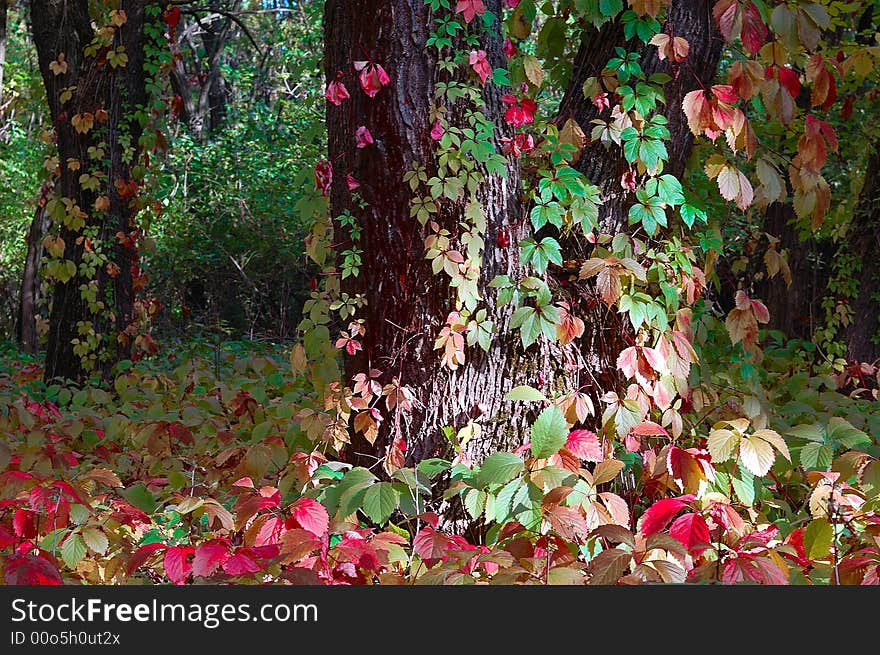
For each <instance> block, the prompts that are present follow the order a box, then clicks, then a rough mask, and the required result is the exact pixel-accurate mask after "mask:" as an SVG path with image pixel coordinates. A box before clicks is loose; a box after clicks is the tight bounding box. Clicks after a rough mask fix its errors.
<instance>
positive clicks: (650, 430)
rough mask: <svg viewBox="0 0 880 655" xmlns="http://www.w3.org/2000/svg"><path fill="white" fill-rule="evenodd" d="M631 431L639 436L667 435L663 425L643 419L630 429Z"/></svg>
mask: <svg viewBox="0 0 880 655" xmlns="http://www.w3.org/2000/svg"><path fill="white" fill-rule="evenodd" d="M632 433H633V434H635V435H638V436H640V437H645V436H651V437H668V436H669V433H668V432H667V431H666V429H665V428H663V426H661V425H658V424H656V423H654V422H653V421H643V422H642V423H639V424H638V425H637V426H635V427H634V428H633V429H632Z"/></svg>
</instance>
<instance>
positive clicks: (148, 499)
mask: <svg viewBox="0 0 880 655" xmlns="http://www.w3.org/2000/svg"><path fill="white" fill-rule="evenodd" d="M120 493H121V494H122V497H123V498H125V500H127V501H128V502H129V503H131V504H132V505H134V506H135V507H137V508H138V509H139V510H142V511H144V512H146V513H147V514H152V513H153V512H155V511H156V507H158V503H157V502H156V499H155V498H154V497H153V494H151V493H150V492H149V490H147V487H146V486H145V485H144V483H143V482H138V483H137V484H133V485H132V486H130V487H129V488H128V489H123V490H122V491H121V492H120Z"/></svg>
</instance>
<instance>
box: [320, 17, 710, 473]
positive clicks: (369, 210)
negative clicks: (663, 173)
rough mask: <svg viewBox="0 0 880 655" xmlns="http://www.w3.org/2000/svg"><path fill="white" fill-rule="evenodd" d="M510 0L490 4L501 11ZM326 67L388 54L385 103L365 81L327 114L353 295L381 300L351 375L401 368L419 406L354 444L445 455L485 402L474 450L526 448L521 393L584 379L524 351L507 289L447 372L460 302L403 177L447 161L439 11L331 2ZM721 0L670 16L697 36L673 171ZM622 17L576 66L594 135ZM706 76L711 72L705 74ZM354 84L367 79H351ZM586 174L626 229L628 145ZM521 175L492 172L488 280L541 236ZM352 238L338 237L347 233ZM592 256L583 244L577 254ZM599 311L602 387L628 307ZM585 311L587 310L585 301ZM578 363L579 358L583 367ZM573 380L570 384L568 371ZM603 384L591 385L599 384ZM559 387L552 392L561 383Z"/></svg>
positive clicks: (677, 112) (679, 30) (495, 112)
mask: <svg viewBox="0 0 880 655" xmlns="http://www.w3.org/2000/svg"><path fill="white" fill-rule="evenodd" d="M498 5H499V3H498V2H490V3H488V4H487V8H488V9H489V10H490V11H494V12H495V13H496V14H498V10H499V9H500V7H499V6H498ZM325 8H326V9H325V38H326V49H325V52H326V56H327V58H326V62H325V63H326V74H327V80H328V82H329V81H332V80H334V79H336V76H337V72H338V71H342V72H344V73H350V71H351V64H352V62H353V61H355V60H367V59H369V60H372V61H376V62H378V63H381V64H382V65H383V66H384V67H385V68H386V69H387V71H388V73H389V75H390V77H391V83H390V84H389V85H388V86H387V87H386V88H384V89H383V90H382V91H381V92H380V93H379V94H378V95H377V96H376V97H375V98H373V99H369V98H367V97H366V96H365V95H364V94H363V93H361V92H360V90H359V89H357V90H356V91H353V92H352V98H351V100H350V101H346V102H344V103H342V105H341V106H339V107H335V106H332V105H328V112H327V122H328V131H329V135H330V144H329V145H330V147H329V152H330V160H331V162H332V163H333V166H334V169H335V175H334V181H333V185H332V190H331V208H332V213H333V215H334V216H338V215H339V214H340V213H342V212H344V211H349V212H351V213H352V215H353V216H355V217H356V218H357V219H358V222H359V224H360V227H361V228H362V236H361V239H360V242H359V243H358V246H359V247H360V248H361V249H362V250H363V264H362V266H361V269H360V274H359V276H358V277H357V278H356V279H354V280H346V281H344V282H343V289H344V290H345V291H347V292H348V293H350V294H354V293H362V294H364V296H365V297H366V299H367V302H368V308H367V309H366V312H367V313H366V316H367V318H368V321H367V333H366V336H365V337H364V339H363V346H364V348H363V351H362V352H361V353H358V355H357V356H355V357H351V358H348V359H347V360H346V375H347V376H348V378H349V379H351V378H352V377H353V376H354V375H355V374H358V373H365V372H366V371H367V370H368V369H370V368H373V369H379V370H381V371H383V375H382V377H381V381H382V382H389V381H390V380H391V378H392V377H397V378H398V379H399V380H400V383H401V384H403V385H405V386H408V387H409V388H410V389H412V390H413V391H414V393H415V396H416V398H417V407H416V409H415V411H413V412H412V413H411V414H409V415H406V416H405V417H404V420H403V423H402V424H398V423H397V422H396V421H395V420H393V419H392V420H386V421H385V423H384V426H383V430H382V432H381V433H380V438H379V440H378V441H377V442H376V446H373V447H371V446H370V444H368V443H366V441H365V440H363V439H361V440H360V441H357V442H355V443H354V444H353V447H352V450H353V451H354V452H363V453H368V454H370V455H375V454H377V453H378V454H379V455H381V454H382V453H383V452H384V450H385V448H386V447H387V445H388V443H389V442H390V441H391V439H393V438H394V437H395V436H398V433H397V431H399V436H403V437H404V438H406V440H407V441H408V442H409V446H410V447H409V450H408V451H407V456H408V459H409V460H410V461H418V460H419V459H421V458H424V457H427V456H431V455H434V454H438V453H439V452H441V451H442V450H443V449H444V447H445V438H444V437H443V436H442V428H443V427H444V426H450V427H453V428H456V429H457V428H459V427H461V426H462V425H463V424H464V423H466V421H467V419H468V418H469V417H473V416H475V415H476V414H478V413H479V412H478V410H476V406H477V405H482V407H483V409H484V410H485V411H487V414H488V416H489V417H490V418H489V420H488V421H485V422H484V426H483V427H484V429H483V433H482V435H481V437H480V438H475V439H472V440H471V441H470V442H469V444H468V450H469V454H471V455H472V456H473V457H474V459H480V458H481V457H483V456H485V455H487V454H489V453H491V452H494V451H496V450H502V449H508V450H509V449H511V448H515V447H516V446H518V445H520V444H521V443H522V442H523V440H524V438H525V435H526V434H527V431H526V430H525V429H524V428H525V417H524V416H523V415H522V411H523V410H522V409H521V405H522V404H521V403H518V404H517V403H509V402H505V401H504V396H505V394H506V393H507V391H508V390H509V389H510V388H511V387H513V386H515V385H518V384H530V385H532V386H536V387H542V386H545V387H546V386H555V385H562V384H569V385H573V386H577V387H578V388H581V387H583V386H584V384H583V383H582V382H581V381H580V380H577V379H575V378H576V377H577V374H573V372H572V371H570V370H569V371H565V372H564V373H563V371H562V370H561V369H562V368H563V366H562V364H561V362H562V360H563V357H562V356H560V355H559V354H558V353H551V352H548V351H547V350H538V349H537V348H536V347H533V349H532V350H531V351H525V352H524V351H523V349H522V347H521V346H520V344H519V342H518V335H516V334H510V333H509V331H508V329H507V325H508V322H509V317H510V311H511V310H510V309H509V308H498V307H496V306H494V304H493V302H492V299H493V298H494V294H491V293H487V294H484V296H485V297H486V299H487V305H488V307H487V309H488V310H489V317H490V318H492V319H493V320H494V321H495V322H496V327H497V328H499V329H500V334H499V335H496V337H495V339H494V341H493V345H492V349H491V350H490V352H489V353H488V354H484V353H482V352H481V351H479V350H477V349H475V348H470V349H468V353H467V355H468V361H467V363H466V364H465V365H464V366H463V367H461V368H460V369H459V370H457V371H454V372H449V371H446V370H441V369H440V367H439V366H438V363H437V359H438V358H437V354H436V351H434V350H433V341H434V339H435V337H436V336H437V334H438V332H439V331H440V328H441V327H442V322H443V320H444V319H445V317H446V315H447V314H448V312H449V311H450V309H452V299H451V298H452V295H451V293H450V291H449V288H448V280H447V279H446V278H445V277H444V276H442V275H438V276H435V275H432V274H431V270H430V267H429V265H428V262H426V261H425V259H424V246H423V239H424V236H425V233H424V231H423V229H422V228H421V226H420V225H419V223H418V222H416V221H415V220H414V219H413V218H411V217H410V213H409V210H410V203H411V200H412V196H413V195H414V194H413V193H412V192H411V190H410V189H409V187H408V186H407V185H405V184H404V183H403V181H402V177H403V174H404V173H405V172H406V171H408V170H410V169H411V168H412V166H413V165H414V164H420V165H427V166H428V168H429V175H430V168H431V166H433V161H434V159H433V148H434V144H433V143H432V141H431V139H430V136H429V133H430V130H431V124H430V118H429V117H430V113H431V108H432V102H433V97H434V96H433V89H434V85H435V84H436V82H437V80H438V77H439V74H438V73H437V71H436V69H435V67H434V65H433V62H432V61H431V60H430V58H429V57H428V56H427V55H426V53H425V41H426V38H427V36H428V33H429V32H430V27H429V25H430V16H429V12H428V10H427V9H426V7H425V5H424V3H423V2H422V1H421V0H408V1H407V0H395V1H393V2H366V3H357V6H354V5H353V3H349V2H343V1H341V0H336V1H332V0H331V1H329V2H327V3H326V4H325ZM710 8H711V2H709V1H708V0H701V1H700V2H698V3H682V2H678V3H675V7H674V8H673V10H672V13H671V16H670V21H671V22H672V24H673V25H674V29H675V33H676V34H678V35H681V36H685V38H687V39H688V40H689V41H690V43H691V53H692V54H691V58H690V59H689V62H690V63H689V64H686V65H683V66H682V67H680V68H679V69H678V70H672V71H671V72H672V74H673V75H674V76H675V81H674V82H672V83H670V84H669V85H667V93H668V95H667V98H668V102H667V105H668V111H667V116H668V118H669V129H670V132H671V134H672V140H671V143H670V144H669V149H670V162H669V164H668V166H667V171H670V172H672V173H673V174H678V175H680V174H681V173H682V172H683V170H684V166H685V162H686V159H687V157H688V154H689V152H690V149H691V145H692V142H693V139H692V137H691V135H690V132H689V130H688V128H687V124H686V120H685V116H684V114H683V112H682V110H681V101H682V98H683V97H684V94H685V93H687V92H688V91H690V90H692V89H694V88H699V84H700V81H703V82H704V83H709V82H710V81H711V79H712V78H713V77H714V75H715V70H716V67H717V64H718V59H719V56H720V51H721V46H722V41H721V39H720V36H719V35H718V34H717V32H716V31H715V28H714V25H713V23H712V22H711V12H710ZM624 43H625V41H624V37H623V32H622V28H621V26H620V24H619V23H612V24H610V25H606V26H605V27H604V28H603V29H601V30H599V31H598V33H596V32H592V33H590V34H587V35H585V38H584V41H583V45H582V47H581V49H580V52H579V54H578V57H577V61H576V63H575V72H574V75H573V81H572V84H571V89H570V91H569V92H568V93H567V94H566V96H565V99H564V100H563V102H562V105H561V109H560V119H561V122H564V120H565V119H566V118H567V117H570V116H571V117H574V118H575V119H576V120H577V121H578V122H579V123H580V124H581V125H582V126H583V127H584V128H585V129H586V130H588V129H589V121H590V120H591V119H592V118H593V117H595V111H594V108H593V107H592V105H591V104H590V102H589V101H588V100H585V99H584V98H583V97H582V93H581V91H580V89H581V87H582V85H583V82H584V80H585V79H586V78H587V77H590V76H592V75H596V74H598V73H600V72H601V70H602V69H603V68H604V66H605V65H606V64H607V62H608V60H609V59H611V58H612V57H613V56H614V48H615V47H616V46H621V45H624ZM483 45H484V47H485V49H486V50H487V52H488V53H489V57H490V61H491V62H492V64H493V65H500V64H501V62H503V59H502V57H501V55H500V46H501V44H500V42H499V40H498V39H497V38H495V39H492V40H491V41H490V42H488V43H484V44H483ZM642 52H643V56H642V67H643V69H644V70H645V71H646V73H647V74H649V75H650V74H652V73H653V72H657V71H661V70H663V71H666V72H669V70H670V69H669V66H668V65H667V64H666V63H663V62H660V61H659V59H658V58H657V49H656V48H655V47H653V46H645V47H643V49H642ZM697 78H700V79H699V80H698V79H697ZM346 82H348V83H349V88H350V90H352V86H354V87H356V81H355V80H353V79H352V77H351V76H350V75H349V77H347V78H346ZM486 100H487V104H488V115H489V116H490V117H491V118H492V119H494V120H495V122H496V123H498V124H499V125H500V121H499V120H498V118H499V116H500V114H501V112H502V108H501V105H500V103H499V98H497V97H495V96H494V95H490V96H489V97H487V98H486ZM361 125H363V126H366V127H367V128H368V129H369V130H370V131H371V133H372V134H373V136H374V138H375V140H376V141H375V144H373V145H372V146H370V147H368V148H364V149H356V148H355V147H354V144H355V131H356V129H357V128H358V127H359V126H361ZM580 162H581V163H580V164H579V165H580V167H581V169H582V170H583V171H584V172H585V173H586V174H587V175H588V177H589V178H590V179H591V180H592V181H593V182H594V183H595V184H597V185H599V186H600V188H602V190H603V196H604V199H605V203H606V204H605V205H604V207H603V210H602V211H603V216H602V223H603V227H605V228H606V229H609V230H614V231H616V230H617V229H619V227H620V226H621V225H622V224H623V222H624V220H625V217H626V214H627V212H628V209H629V204H631V202H632V197H631V196H630V195H628V194H624V193H623V192H622V191H621V186H620V179H621V175H622V173H623V172H624V170H625V169H626V167H625V163H624V159H623V156H622V154H620V153H618V152H617V151H616V150H612V151H606V150H605V148H604V147H602V146H601V145H594V146H591V147H589V148H588V149H587V150H586V152H585V153H584V154H583V156H582V157H581V160H580ZM349 173H350V174H352V175H353V176H354V177H355V178H356V179H357V180H359V181H360V183H361V187H360V188H359V189H358V193H359V194H360V195H361V196H362V197H363V199H364V201H365V205H366V206H365V208H364V209H361V208H359V207H358V206H357V204H356V203H355V202H353V200H352V196H351V192H350V191H349V190H348V187H347V185H346V182H345V176H346V174H349ZM519 187H520V181H519V171H518V168H517V166H516V164H515V162H511V163H510V166H509V167H508V175H507V177H506V178H505V179H501V178H499V177H495V176H490V177H489V178H488V180H487V182H486V183H485V184H484V185H483V187H482V188H481V189H480V192H479V194H478V196H479V200H480V201H481V202H482V204H483V208H484V210H485V211H486V214H487V219H488V226H489V227H488V234H487V235H486V239H485V240H486V245H487V249H486V253H485V256H484V260H483V269H482V276H481V280H482V281H483V282H484V283H485V282H487V281H489V280H491V279H493V277H494V276H495V275H497V274H508V275H511V277H512V278H514V279H516V278H517V277H518V273H520V267H519V263H518V262H517V259H516V258H517V253H518V249H517V247H516V244H517V243H518V241H519V240H520V239H522V238H524V237H525V236H526V235H527V233H528V231H527V228H526V227H523V226H524V225H526V224H527V220H523V219H524V214H525V209H526V208H524V207H523V206H522V204H521V201H520V200H519V197H518V196H519ZM461 212H462V207H460V206H457V207H455V208H454V209H453V210H451V211H446V210H444V213H443V217H444V218H443V220H444V225H443V227H446V228H447V229H450V230H451V231H452V232H453V233H455V231H456V230H455V227H456V224H457V222H458V220H459V219H460V216H461ZM501 229H504V230H506V231H508V232H509V233H510V234H511V246H510V247H509V249H505V248H500V247H498V246H496V236H497V234H498V232H499V230H501ZM338 241H339V239H338V238H337V242H338ZM578 255H580V253H575V256H578ZM589 313H590V315H589V316H586V317H585V320H587V322H588V323H590V326H589V328H588V330H587V334H585V336H584V339H583V347H582V351H581V355H582V358H581V364H582V367H583V370H582V371H581V373H582V375H583V377H584V378H586V379H591V380H593V386H594V387H595V390H596V391H597V392H598V391H599V388H600V387H604V388H605V389H608V388H614V387H616V386H617V385H618V383H619V372H618V371H617V369H616V365H615V362H616V358H617V354H618V353H619V352H620V349H621V348H622V347H624V345H625V344H624V343H623V339H622V335H623V329H622V326H621V325H620V321H619V318H618V317H617V315H616V314H615V313H614V312H611V311H607V310H603V306H602V305H601V303H593V304H592V309H590V310H589ZM578 314H579V315H580V316H582V317H584V312H583V307H580V308H578ZM572 368H576V367H572ZM566 377H568V378H569V379H568V380H566V379H565V378H566ZM586 386H589V383H586ZM548 390H549V389H548Z"/></svg>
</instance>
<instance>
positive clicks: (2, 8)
mask: <svg viewBox="0 0 880 655" xmlns="http://www.w3.org/2000/svg"><path fill="white" fill-rule="evenodd" d="M8 11H9V5H8V4H7V0H0V107H2V106H3V71H4V69H5V68H6V20H7V14H8Z"/></svg>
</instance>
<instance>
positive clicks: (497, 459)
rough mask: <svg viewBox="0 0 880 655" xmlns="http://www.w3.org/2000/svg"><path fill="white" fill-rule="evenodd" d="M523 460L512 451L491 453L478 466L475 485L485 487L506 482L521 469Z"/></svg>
mask: <svg viewBox="0 0 880 655" xmlns="http://www.w3.org/2000/svg"><path fill="white" fill-rule="evenodd" d="M523 466H524V464H523V461H522V460H521V459H520V458H519V457H518V456H517V455H514V454H513V453H493V454H491V455H489V456H488V457H487V458H486V460H485V461H484V462H483V465H482V466H481V467H480V473H479V475H477V486H478V487H480V488H482V489H485V488H486V487H488V486H489V485H492V484H506V483H508V482H510V481H511V480H513V479H514V478H515V477H516V476H518V475H519V474H520V472H521V471H522V470H523Z"/></svg>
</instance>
